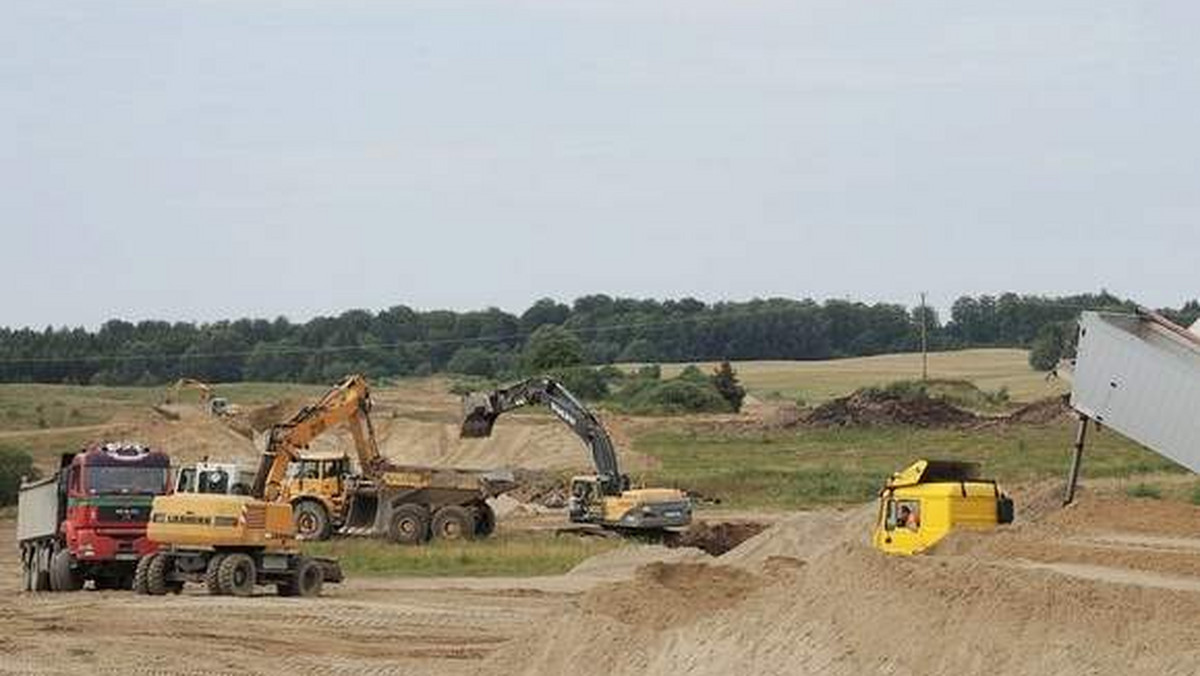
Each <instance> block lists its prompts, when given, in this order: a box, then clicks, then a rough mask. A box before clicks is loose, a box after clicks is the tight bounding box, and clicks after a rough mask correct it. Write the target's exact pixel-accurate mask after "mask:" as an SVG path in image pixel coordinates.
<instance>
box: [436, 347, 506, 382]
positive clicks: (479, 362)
mask: <svg viewBox="0 0 1200 676" xmlns="http://www.w3.org/2000/svg"><path fill="white" fill-rule="evenodd" d="M446 370H447V371H450V372H451V373H461V374H463V375H467V376H481V377H484V378H490V377H492V376H494V375H496V359H495V357H494V356H493V355H492V353H491V352H489V351H487V350H485V349H483V348H482V347H463V348H459V350H458V351H457V352H455V353H454V356H453V357H451V358H450V361H449V363H447V364H446Z"/></svg>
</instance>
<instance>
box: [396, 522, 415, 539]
mask: <svg viewBox="0 0 1200 676" xmlns="http://www.w3.org/2000/svg"><path fill="white" fill-rule="evenodd" d="M398 525H399V526H400V528H399V531H400V532H401V533H402V534H404V535H408V536H411V535H412V534H413V533H416V532H417V522H416V520H415V519H400V523H399V524H398Z"/></svg>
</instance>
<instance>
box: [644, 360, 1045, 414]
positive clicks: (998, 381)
mask: <svg viewBox="0 0 1200 676" xmlns="http://www.w3.org/2000/svg"><path fill="white" fill-rule="evenodd" d="M683 366H684V365H680V364H669V365H665V366H663V375H664V376H673V375H675V374H677V373H678V372H679V371H680V370H682V368H683ZM701 366H702V367H703V368H705V369H706V370H712V368H713V366H714V365H713V364H703V365H701ZM734 369H735V370H736V371H737V373H738V377H739V378H740V379H741V381H742V383H743V384H744V385H745V386H746V388H747V389H748V390H750V392H751V393H752V394H754V395H757V396H765V395H769V394H771V393H774V392H778V393H779V394H782V395H783V396H786V397H788V398H796V397H800V398H803V399H804V400H805V401H806V402H809V403H820V402H822V401H825V400H827V399H831V398H833V397H837V396H840V395H843V394H847V393H849V392H852V391H854V390H856V389H858V388H860V387H866V386H869V385H886V384H887V383H890V382H893V381H896V380H912V379H916V378H920V377H921V355H920V354H915V353H912V354H889V355H880V356H877V357H858V358H854V359H833V360H827V361H754V362H735V363H734ZM929 377H930V378H939V379H961V380H969V381H972V382H974V383H975V385H976V386H977V387H979V388H980V389H982V390H996V389H999V388H1001V387H1006V388H1008V391H1009V394H1010V395H1011V396H1012V398H1013V399H1014V400H1016V401H1033V400H1036V399H1041V398H1043V397H1048V396H1051V395H1054V394H1060V393H1062V392H1065V391H1066V385H1065V384H1063V383H1061V382H1058V383H1047V382H1046V379H1045V374H1042V373H1038V372H1036V371H1034V370H1033V369H1031V368H1029V363H1028V353H1027V352H1025V351H1024V350H1006V349H981V350H961V351H958V352H935V353H931V354H930V355H929Z"/></svg>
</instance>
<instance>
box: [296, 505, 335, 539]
mask: <svg viewBox="0 0 1200 676" xmlns="http://www.w3.org/2000/svg"><path fill="white" fill-rule="evenodd" d="M292 520H293V521H294V523H295V524H296V537H297V538H299V539H301V540H328V539H329V530H330V528H329V512H328V511H327V510H326V509H325V505H322V504H321V503H319V502H317V501H315V500H303V501H301V502H300V503H299V504H297V505H296V508H295V511H294V512H293V517H292Z"/></svg>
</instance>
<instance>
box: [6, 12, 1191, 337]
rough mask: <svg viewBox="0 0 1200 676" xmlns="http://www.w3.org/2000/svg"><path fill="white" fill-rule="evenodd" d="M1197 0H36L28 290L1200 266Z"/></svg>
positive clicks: (437, 296) (520, 286) (354, 297)
mask: <svg viewBox="0 0 1200 676" xmlns="http://www.w3.org/2000/svg"><path fill="white" fill-rule="evenodd" d="M1197 22H1200V9H1196V5H1194V4H1193V3H1188V2H1177V1H1173V2H1122V3H1110V2H1097V1H1095V0H1090V1H1087V2H1074V3H1066V2H1047V1H1045V0H1036V1H1028V2H995V1H994V0H986V1H966V0H947V1H945V2H918V1H912V2H851V1H847V0H835V1H830V2H808V1H803V2H802V1H795V2H755V1H750V2H748V1H745V0H738V1H736V2H734V1H730V0H724V1H722V2H707V1H696V0H690V1H687V2H684V1H682V0H680V1H678V2H659V1H655V0H638V1H629V2H617V1H611V2H576V1H571V0H540V1H533V0H528V1H525V2H517V1H513V2H499V1H489V0H473V1H470V2H459V3H456V2H448V1H447V0H436V1H431V2H414V1H408V0H405V1H400V0H396V1H394V2H388V1H384V0H378V1H374V2H372V1H365V0H359V1H357V2H347V1H346V0H336V1H335V0H328V1H313V2H303V1H299V0H287V1H283V0H280V1H278V2H267V1H265V0H208V1H194V2H182V1H180V2H162V1H161V0H152V1H151V0H148V1H146V2H129V1H128V0H108V1H106V2H95V1H94V0H83V1H80V2H56V1H52V0H38V1H36V2H8V3H5V4H4V6H3V8H2V9H0V82H2V83H3V86H2V87H0V223H3V226H2V227H3V235H4V237H3V241H2V244H0V247H2V248H0V252H2V257H3V265H0V283H2V284H3V288H4V292H3V295H2V298H3V301H0V309H2V312H0V324H3V325H9V326H19V325H35V326H41V325H46V324H53V325H80V324H82V325H88V326H94V325H97V324H98V323H99V322H101V321H103V320H104V319H107V318H110V317H122V318H127V319H142V318H165V319H193V320H211V319H218V318H227V317H240V316H263V317H274V316H277V315H280V314H283V315H287V316H288V317H291V318H293V319H306V318H308V317H311V316H313V315H316V314H323V313H336V312H340V311H342V310H345V309H349V308H353V307H364V308H371V309H381V308H384V307H388V306H390V305H396V304H401V303H403V304H408V305H411V306H414V307H418V308H435V307H449V308H456V309H474V308H483V307H486V306H490V305H496V306H500V307H502V308H505V309H508V310H513V311H521V310H523V309H524V308H525V307H527V306H528V305H529V304H530V303H531V302H532V301H533V300H535V299H537V298H539V297H542V296H552V297H556V298H559V299H562V300H570V299H572V298H574V297H576V296H579V295H583V294H588V293H608V294H611V295H631V296H639V297H642V296H650V297H659V298H661V297H681V296H694V297H698V298H701V299H705V300H719V299H748V298H752V297H756V296H758V297H765V296H775V295H780V296H789V297H806V296H811V297H815V298H818V299H824V298H829V297H848V298H852V299H862V300H872V301H873V300H886V301H897V302H903V303H906V304H912V303H915V302H916V297H917V294H918V293H919V292H920V291H921V290H928V291H929V292H930V297H931V299H932V301H933V302H934V303H935V304H936V305H939V306H941V307H946V306H948V305H949V303H950V302H951V301H952V300H953V298H955V297H956V296H958V295H960V294H964V293H972V294H975V293H996V292H1002V291H1006V290H1015V291H1019V292H1037V293H1051V294H1059V293H1068V292H1079V291H1095V290H1098V289H1099V288H1101V287H1106V288H1108V289H1109V290H1112V291H1114V292H1116V293H1119V294H1123V295H1128V296H1131V297H1133V298H1135V299H1137V300H1139V301H1141V302H1143V303H1145V304H1149V305H1164V304H1170V305H1175V304H1179V303H1180V302H1182V301H1183V300H1184V299H1187V298H1192V297H1194V296H1195V295H1196V293H1197V286H1196V283H1195V279H1196V275H1195V273H1196V268H1197V265H1196V260H1197V252H1198V250H1200V181H1198V180H1197V179H1198V178H1200V177H1198V175H1197V158H1198V157H1200V134H1198V133H1197V129H1198V126H1197V122H1196V120H1197V107H1198V106H1200V41H1198V40H1196V39H1195V31H1196V26H1197V25H1198V24H1197Z"/></svg>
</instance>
